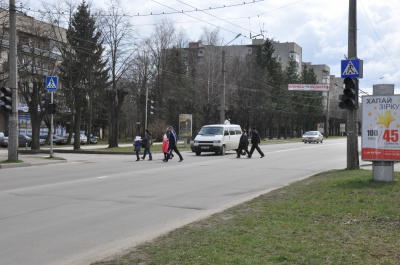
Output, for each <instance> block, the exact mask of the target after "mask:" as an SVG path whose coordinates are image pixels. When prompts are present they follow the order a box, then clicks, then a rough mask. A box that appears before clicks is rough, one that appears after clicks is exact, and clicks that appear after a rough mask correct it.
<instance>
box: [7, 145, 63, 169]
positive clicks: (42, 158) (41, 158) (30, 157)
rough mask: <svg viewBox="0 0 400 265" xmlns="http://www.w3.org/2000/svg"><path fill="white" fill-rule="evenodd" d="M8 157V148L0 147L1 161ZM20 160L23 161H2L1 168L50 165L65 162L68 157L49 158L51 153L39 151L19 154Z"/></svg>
mask: <svg viewBox="0 0 400 265" xmlns="http://www.w3.org/2000/svg"><path fill="white" fill-rule="evenodd" d="M7 159H8V151H7V149H4V150H2V149H0V162H2V161H5V160H7ZM18 160H20V161H22V162H19V163H0V169H2V168H15V167H29V166H33V165H35V166H36V165H48V164H54V163H65V162H67V160H66V159H57V158H52V159H50V158H49V154H44V153H38V154H21V153H19V154H18Z"/></svg>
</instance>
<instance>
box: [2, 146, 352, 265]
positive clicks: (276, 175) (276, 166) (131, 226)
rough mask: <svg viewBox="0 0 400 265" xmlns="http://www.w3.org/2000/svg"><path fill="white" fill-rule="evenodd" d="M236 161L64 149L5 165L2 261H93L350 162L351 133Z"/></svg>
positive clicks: (209, 156) (230, 154)
mask: <svg viewBox="0 0 400 265" xmlns="http://www.w3.org/2000/svg"><path fill="white" fill-rule="evenodd" d="M262 149H263V151H264V153H265V154H266V156H265V157H264V158H262V159H261V158H259V156H258V154H257V153H255V154H253V158H251V159H247V158H245V157H243V158H241V159H236V158H235V157H236V155H235V154H234V153H233V152H228V153H227V155H225V156H216V155H214V154H204V155H203V154H202V155H201V156H196V155H195V154H194V153H192V152H182V154H183V156H184V161H183V162H181V163H179V162H178V159H177V156H175V158H174V159H172V160H170V162H168V163H164V162H162V161H161V159H162V154H154V156H153V161H140V162H136V161H135V159H136V157H134V156H128V155H87V154H62V155H61V156H63V157H64V158H66V159H67V162H66V163H58V164H50V165H39V166H31V167H24V168H10V169H1V171H0V183H1V184H0V261H1V262H0V263H1V264H7V265H17V264H18V265H25V264H26V265H28V264H29V265H32V264H40V265H47V264H52V265H53V264H57V265H65V264H74V265H79V264H90V262H93V261H96V260H99V259H102V258H105V257H107V256H110V255H113V254H115V253H118V252H120V251H122V250H124V249H127V248H129V247H131V246H134V245H135V244H138V243H141V242H143V241H146V240H150V239H152V238H154V237H157V236H159V235H160V234H162V233H165V232H167V231H170V230H172V229H174V228H177V227H180V226H182V225H184V224H187V223H190V222H192V221H195V220H198V219H200V218H204V217H207V216H209V215H211V214H213V213H216V212H220V211H222V210H224V209H226V208H229V207H231V206H233V205H236V204H239V203H241V202H244V201H247V200H250V199H252V198H254V197H257V196H259V195H261V194H264V193H266V192H268V191H270V190H273V189H276V188H279V187H282V186H284V185H288V184H290V183H292V182H294V181H297V180H300V179H304V178H307V177H309V176H311V175H314V174H316V173H319V172H322V171H325V170H329V169H334V168H345V167H346V139H333V140H325V141H324V143H323V144H303V143H288V144H279V145H266V146H262Z"/></svg>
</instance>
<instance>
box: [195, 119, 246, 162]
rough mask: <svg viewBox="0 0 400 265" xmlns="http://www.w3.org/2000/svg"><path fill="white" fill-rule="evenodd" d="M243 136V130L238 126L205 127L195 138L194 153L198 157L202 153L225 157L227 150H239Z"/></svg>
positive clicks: (217, 125) (214, 125)
mask: <svg viewBox="0 0 400 265" xmlns="http://www.w3.org/2000/svg"><path fill="white" fill-rule="evenodd" d="M241 135H242V129H241V128H240V125H237V124H213V125H205V126H203V127H202V128H201V130H200V132H199V133H198V135H197V136H196V138H194V142H193V151H194V152H195V153H196V155H198V156H199V155H200V154H201V153H202V152H215V153H216V154H220V155H225V151H227V150H236V149H238V147H239V141H240V136H241Z"/></svg>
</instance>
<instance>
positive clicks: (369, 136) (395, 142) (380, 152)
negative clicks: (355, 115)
mask: <svg viewBox="0 0 400 265" xmlns="http://www.w3.org/2000/svg"><path fill="white" fill-rule="evenodd" d="M399 130H400V96H397V95H394V96H363V97H362V140H361V145H362V148H361V149H362V155H361V158H362V159H363V160H371V161H373V160H376V161H400V142H399V140H400V139H399Z"/></svg>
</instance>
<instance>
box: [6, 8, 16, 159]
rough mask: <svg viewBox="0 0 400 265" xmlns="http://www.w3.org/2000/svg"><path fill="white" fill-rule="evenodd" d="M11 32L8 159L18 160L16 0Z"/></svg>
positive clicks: (12, 13)
mask: <svg viewBox="0 0 400 265" xmlns="http://www.w3.org/2000/svg"><path fill="white" fill-rule="evenodd" d="M9 16H10V32H9V44H10V51H9V52H10V53H9V65H10V70H9V86H10V88H11V89H12V112H11V113H10V114H9V133H8V160H9V161H17V160H18V122H17V121H18V86H17V85H18V84H17V74H18V73H17V40H16V35H17V28H16V21H17V19H16V8H15V0H10V9H9Z"/></svg>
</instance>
